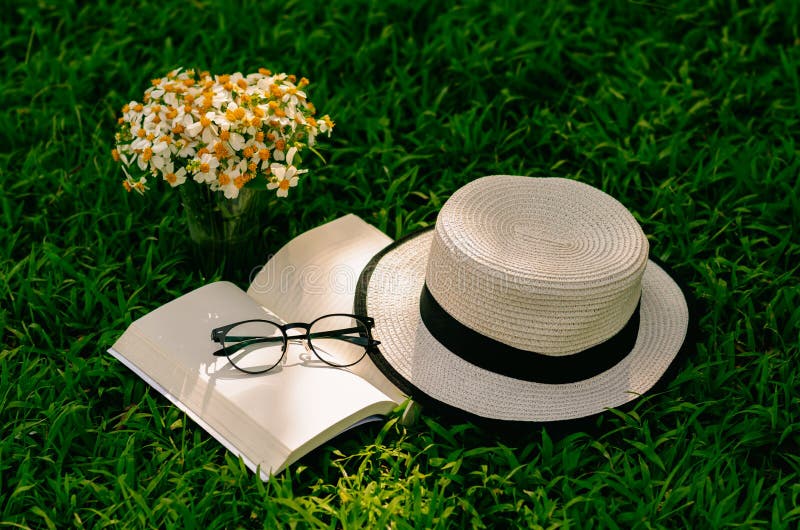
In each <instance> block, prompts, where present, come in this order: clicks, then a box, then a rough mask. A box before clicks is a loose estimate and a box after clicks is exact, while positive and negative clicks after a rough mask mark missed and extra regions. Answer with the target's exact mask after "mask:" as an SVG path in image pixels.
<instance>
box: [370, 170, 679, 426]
mask: <svg viewBox="0 0 800 530" xmlns="http://www.w3.org/2000/svg"><path fill="white" fill-rule="evenodd" d="M521 181H522V182H524V183H525V184H526V185H527V184H534V185H533V186H530V187H531V188H536V187H538V188H540V189H541V190H544V191H541V193H540V192H539V191H536V193H533V192H532V191H531V190H530V189H529V190H527V191H523V190H521V188H525V187H526V186H524V185H523V186H520V183H521ZM534 182H535V183H534ZM487 184H490V185H491V186H487ZM565 195H568V196H569V199H570V200H569V201H566V200H565V199H564V198H563V197H564V196H565ZM554 196H560V197H561V199H558V200H554V199H553V197H554ZM501 197H502V200H501ZM479 199H480V200H479ZM531 202H533V204H531ZM567 202H569V203H570V204H567ZM592 211H593V212H595V213H591V212H592ZM609 219H610V221H609ZM608 226H611V228H608ZM475 234H480V235H475ZM647 251H648V246H647V241H646V239H645V237H644V234H643V233H642V231H641V228H640V227H639V226H638V224H637V223H636V221H635V220H634V219H633V217H632V216H631V215H630V213H629V212H627V210H625V208H624V207H623V206H622V205H621V204H619V203H618V202H617V201H616V200H614V199H613V198H611V197H609V196H608V195H606V194H605V193H603V192H600V191H599V190H596V189H595V188H592V187H590V186H587V185H585V184H581V183H578V182H574V181H565V180H564V179H534V178H521V177H509V176H494V177H485V178H484V179H479V180H478V181H474V182H473V183H471V184H469V185H467V186H466V187H465V188H462V189H461V190H459V192H457V193H456V194H454V195H453V197H452V198H451V199H450V200H449V201H448V202H447V204H446V205H445V206H444V208H443V209H442V212H441V213H440V216H439V219H438V220H437V226H436V230H433V231H429V232H425V233H423V234H421V235H419V236H417V237H414V238H411V239H409V240H407V241H406V242H404V243H403V244H401V245H398V246H397V247H396V248H394V249H392V250H390V251H389V252H387V253H386V254H385V255H384V256H383V257H382V258H381V260H380V261H379V262H378V264H377V266H376V268H375V270H374V271H373V273H372V276H371V279H370V282H369V286H368V288H367V296H366V304H367V314H369V315H370V316H372V317H373V318H374V319H375V330H374V336H375V338H377V339H378V340H380V341H381V346H380V351H381V354H382V355H383V357H384V358H385V360H386V362H387V363H388V364H389V365H391V366H392V367H393V368H394V370H395V371H396V372H397V373H398V374H399V375H400V376H401V377H402V378H404V379H406V380H407V381H408V382H409V383H411V384H412V385H414V386H415V387H417V388H418V389H419V390H421V391H422V392H425V393H426V394H428V395H429V396H430V397H432V398H434V399H436V400H439V401H441V402H443V403H446V404H448V405H451V406H454V407H456V408H459V409H462V410H465V411H467V412H470V413H472V414H476V415H478V416H482V417H486V418H495V419H502V420H513V421H555V420H565V419H573V418H580V417H584V416H588V415H591V414H595V413H598V412H602V411H603V410H604V409H606V408H609V407H618V406H620V405H623V404H624V403H626V402H628V401H630V400H632V399H635V398H636V397H637V396H638V395H640V394H642V393H644V392H646V391H647V390H648V389H650V388H651V387H652V386H653V385H654V384H655V383H656V382H657V381H658V379H659V378H660V377H661V375H662V374H663V373H664V372H665V371H666V369H667V368H668V367H669V365H670V363H671V362H672V360H673V359H674V358H675V356H676V354H677V353H678V351H679V350H680V347H681V345H682V344H683V341H684V337H685V335H686V331H687V328H688V324H689V322H688V315H689V312H688V307H687V305H686V300H685V299H684V296H683V293H682V292H681V290H680V287H679V286H678V285H677V284H676V283H675V282H674V281H673V280H672V279H671V278H670V277H669V275H668V274H667V273H666V272H664V271H663V270H662V269H661V268H660V267H659V266H658V265H656V264H655V263H653V262H652V261H648V260H647ZM429 258H430V259H429ZM526 263H527V265H526ZM426 276H427V278H428V287H429V288H430V289H431V292H432V293H433V295H434V297H435V298H436V299H437V301H439V303H440V304H441V305H442V306H443V307H444V308H445V309H446V310H447V311H448V312H449V313H450V314H451V315H452V316H454V317H456V318H457V319H458V320H459V321H461V322H462V323H464V324H466V325H468V326H469V327H471V328H473V329H475V330H477V331H479V332H481V333H483V334H485V335H488V336H490V337H492V338H494V339H496V340H499V341H501V342H504V343H506V344H510V345H512V346H515V347H517V348H520V349H526V350H531V351H537V352H539V353H550V354H552V355H562V354H565V353H572V352H575V351H580V350H582V349H584V348H586V347H590V346H592V345H594V344H597V343H598V342H602V341H603V340H605V339H606V338H608V337H610V336H612V335H614V334H615V333H616V332H617V331H618V330H619V329H620V328H621V327H622V326H624V324H625V322H626V321H627V320H628V318H629V317H630V315H631V313H632V311H633V310H634V308H635V306H636V304H637V302H639V297H640V294H641V309H640V326H639V334H638V337H637V340H636V344H635V346H634V348H633V350H632V351H631V352H630V354H629V355H628V356H627V357H625V358H624V359H623V360H622V361H621V362H619V363H618V364H617V365H615V366H614V367H612V368H610V369H609V370H607V371H605V372H603V373H602V374H599V375H597V376H595V377H592V378H590V379H587V380H583V381H580V382H576V383H568V384H555V385H553V384H542V383H534V382H529V381H523V380H517V379H514V378H511V377H507V376H503V375H500V374H497V373H494V372H491V371H488V370H484V369H482V368H478V367H476V366H474V365H472V364H470V363H468V362H467V361H465V360H463V359H461V358H460V357H458V356H457V355H455V354H453V353H452V352H450V351H449V350H447V349H446V348H444V347H443V346H442V345H441V344H440V343H439V342H438V341H436V339H434V338H433V337H432V336H431V334H430V333H429V332H428V331H427V329H426V328H425V326H424V324H423V323H422V321H421V319H420V316H419V296H420V292H421V290H422V287H423V283H424V282H425V280H426ZM459 284H460V285H459ZM455 313H458V314H455ZM486 354H487V355H492V352H486Z"/></svg>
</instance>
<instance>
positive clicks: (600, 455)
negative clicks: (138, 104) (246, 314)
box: [0, 0, 800, 528]
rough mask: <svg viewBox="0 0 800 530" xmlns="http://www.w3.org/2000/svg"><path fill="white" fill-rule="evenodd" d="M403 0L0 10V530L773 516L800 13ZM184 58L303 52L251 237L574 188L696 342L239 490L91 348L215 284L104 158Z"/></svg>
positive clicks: (793, 253) (354, 444)
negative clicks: (608, 197)
mask: <svg viewBox="0 0 800 530" xmlns="http://www.w3.org/2000/svg"><path fill="white" fill-rule="evenodd" d="M407 4H411V3H407V2H391V3H389V2H374V3H364V2H353V1H347V0H343V1H339V0H336V1H331V2H280V3H270V2H245V3H244V5H242V6H240V7H232V6H231V5H229V4H228V2H225V1H215V0H195V1H191V2H182V1H179V0H162V1H159V2H123V1H113V0H106V1H98V2H94V3H91V2H79V1H69V0H65V1H57V0H40V1H32V0H31V1H21V2H4V5H3V8H2V9H0V20H1V21H2V23H0V45H1V46H2V49H1V50H0V65H2V71H3V76H2V80H0V84H1V85H2V102H3V104H2V106H1V107H0V226H1V227H2V228H0V249H2V251H1V253H0V329H1V330H2V337H3V340H2V351H1V352H0V428H1V429H2V431H0V521H2V522H0V526H8V527H19V528H27V527H50V528H67V527H87V528H99V527H104V526H120V527H158V528H163V527H171V526H177V527H208V528H236V527H243V528H260V527H270V528H271V527H275V526H281V527H294V526H298V527H305V526H310V527H331V528H339V527H344V528H362V527H369V528H387V527H389V528H426V527H437V528H440V527H454V528H461V527H491V528H496V527H517V526H522V527H535V528H554V527H564V528H597V527H608V528H631V527H633V528H649V527H672V528H722V527H734V526H737V527H739V526H741V527H744V528H754V527H762V528H767V527H774V528H779V527H790V528H796V527H797V525H798V524H800V508H799V507H798V506H800V417H799V416H800V415H799V414H798V411H800V397H798V396H800V370H798V361H800V352H799V351H798V342H800V338H799V337H798V335H799V334H800V309H798V307H800V289H798V278H800V236H798V233H800V199H798V195H800V184H799V183H798V171H799V170H800V157H799V156H798V154H800V150H799V149H798V145H797V142H798V141H800V140H799V139H800V76H798V71H800V29H799V28H800V4H799V3H797V2H796V1H794V0H787V1H782V2H775V3H762V2H755V1H753V2H746V1H744V0H704V1H694V0H686V1H683V2H674V3H668V2H662V1H660V0H656V1H654V2H639V1H627V2H626V1H602V2H594V3H592V4H588V5H587V4H586V3H584V2H579V1H577V0H575V1H572V2H555V1H554V2H542V3H539V2H528V1H519V2H514V1H504V2H497V3H494V2H485V1H480V0H473V1H469V2H467V3H465V5H456V4H455V3H453V2H425V1H419V2H413V4H414V5H407ZM181 65H183V66H197V67H199V68H205V69H208V70H211V71H212V72H216V73H225V72H228V73H232V72H236V71H241V72H245V73H246V72H252V71H255V70H256V69H258V68H259V67H262V66H263V67H267V68H270V69H272V70H274V71H286V72H289V73H296V74H298V75H304V76H306V77H308V78H309V79H310V80H311V86H310V87H309V89H308V91H309V94H310V98H311V100H312V101H313V102H314V103H315V105H316V106H317V108H318V109H319V110H320V111H321V112H323V113H329V114H330V115H331V116H332V117H333V119H334V121H336V123H337V125H336V129H335V131H334V134H333V136H332V138H331V139H330V140H323V141H322V142H321V143H320V147H321V152H322V154H323V155H324V156H325V158H326V159H327V164H322V163H320V162H314V163H313V164H312V166H313V167H312V173H311V174H310V176H309V177H307V178H306V179H305V180H303V181H301V183H300V186H299V187H298V188H296V189H293V190H292V191H293V193H292V194H290V197H289V198H288V200H285V201H282V202H277V201H275V202H274V204H273V205H272V208H271V210H270V215H269V217H268V218H267V219H265V223H269V225H270V227H271V228H272V230H271V232H270V234H271V237H272V241H271V245H272V246H273V247H274V249H277V248H279V247H280V245H282V244H283V243H285V242H286V241H287V240H289V239H290V238H291V237H293V236H295V235H297V234H299V233H300V232H302V231H304V230H307V229H309V228H312V227H314V226H316V225H318V224H321V223H322V222H324V221H328V220H331V219H334V218H336V217H338V216H340V215H343V214H345V213H349V212H353V213H356V214H358V215H360V216H362V217H363V218H364V219H365V220H367V221H368V222H370V223H372V224H374V225H376V226H377V227H379V228H380V229H382V230H384V231H385V232H386V233H388V234H389V235H390V236H392V237H398V236H401V235H403V234H405V233H408V232H409V231H412V230H414V229H416V228H419V227H422V226H426V225H429V224H431V223H433V222H434V220H435V216H436V212H437V211H438V209H439V208H440V207H441V205H442V203H443V202H444V201H445V200H446V198H447V197H448V196H449V195H450V194H451V193H453V192H454V191H455V190H456V189H457V188H458V187H459V186H461V185H463V184H464V183H466V182H469V181H470V180H473V179H475V178H477V177H480V176H483V175H490V174H520V175H532V176H561V177H568V178H574V179H579V180H581V181H584V182H587V183H590V184H592V185H594V186H598V187H600V188H602V189H604V190H605V191H607V192H609V193H611V194H612V195H614V196H615V197H617V198H618V199H619V200H620V201H621V202H622V203H624V204H625V205H626V206H627V207H628V208H629V209H630V210H632V211H633V212H634V214H635V215H636V217H637V219H638V220H639V221H640V222H641V224H642V226H643V228H644V230H645V232H646V233H647V234H648V237H649V238H650V243H651V252H652V253H653V254H654V255H656V256H658V257H660V258H662V259H664V260H666V261H667V262H669V263H670V264H672V265H673V266H674V268H675V269H676V270H677V271H678V272H679V273H680V274H682V275H683V277H684V278H685V279H686V280H687V282H688V284H689V285H690V287H691V288H692V290H693V291H694V293H695V295H696V296H697V298H698V299H699V300H700V301H701V302H702V305H703V311H702V313H701V314H700V318H699V343H698V347H697V351H696V353H695V354H694V355H693V356H692V357H690V358H689V359H688V361H687V362H686V364H685V365H684V367H683V370H682V371H681V372H680V373H679V375H678V376H677V378H676V379H675V380H674V381H673V383H672V384H671V385H669V387H668V388H667V389H666V390H665V391H664V392H662V393H659V394H656V395H653V396H652V397H648V398H646V399H642V400H640V401H639V402H638V404H637V405H636V406H635V407H634V408H633V409H632V410H629V411H627V412H624V413H623V412H619V411H609V412H608V413H605V414H603V415H602V416H600V417H599V418H598V419H597V422H596V423H597V426H599V429H590V432H580V431H579V432H573V433H569V434H566V435H563V434H560V435H557V433H556V432H555V431H553V430H552V429H551V430H542V429H540V428H535V427H531V428H530V430H529V432H528V433H526V434H524V435H522V436H504V435H498V434H496V433H494V432H490V431H488V430H486V429H483V428H481V427H479V426H476V425H472V424H469V423H454V422H453V421H451V420H447V419H445V418H439V417H436V416H434V415H431V414H428V415H425V416H424V417H423V421H421V422H419V423H418V424H417V425H415V426H412V427H408V428H405V427H401V426H400V425H399V424H398V422H397V419H398V417H397V416H396V415H395V416H392V417H391V418H390V419H389V421H388V423H386V424H384V425H380V426H376V427H373V428H365V429H362V430H359V431H357V432H354V433H351V434H349V435H347V436H345V437H342V438H339V439H336V440H334V441H333V442H331V443H329V444H326V445H325V446H323V447H322V448H320V449H318V450H316V451H314V452H313V453H311V454H310V455H308V456H307V457H305V458H304V459H302V460H301V461H300V462H299V463H298V464H295V465H294V466H292V467H291V468H290V469H289V471H288V472H286V473H284V474H281V475H280V476H278V477H275V478H273V479H272V480H270V481H269V482H266V483H262V482H261V481H260V480H259V479H258V478H257V477H256V476H255V475H254V474H252V473H250V472H249V471H247V470H246V469H245V468H244V466H243V465H242V464H241V463H240V462H239V461H237V460H236V459H234V458H232V457H231V455H230V454H229V453H227V451H226V450H225V449H224V448H223V447H222V446H221V445H220V444H219V443H217V442H216V441H215V440H214V439H213V438H211V437H210V436H208V435H207V434H206V433H205V432H204V431H203V430H202V429H200V428H199V427H197V426H196V425H195V424H194V423H193V422H192V421H191V420H188V419H187V418H186V417H185V416H184V415H183V414H182V413H181V412H180V411H179V410H178V409H176V408H175V407H173V406H171V405H170V404H169V403H168V401H167V400H166V399H164V398H163V397H161V396H160V395H159V394H158V393H157V392H156V391H154V390H152V389H150V388H149V387H148V385H147V384H146V383H144V382H143V381H141V380H140V379H139V378H138V377H137V376H135V375H134V374H133V373H132V372H130V371H129V370H128V369H127V368H125V367H124V366H123V365H121V364H120V363H118V362H117V361H115V360H114V359H113V358H112V357H111V356H110V355H108V354H107V353H106V352H105V350H106V348H108V347H109V346H110V344H111V343H112V342H113V341H114V340H115V339H116V338H117V337H118V336H119V335H120V334H121V333H122V331H123V330H124V329H125V328H126V327H127V326H128V325H129V324H130V323H131V322H132V320H134V319H136V318H138V317H140V316H142V315H144V314H145V313H147V312H149V311H150V310H152V309H154V308H156V307H158V306H160V305H162V304H164V303H166V302H167V301H169V300H171V299H173V298H175V297H177V296H179V295H180V294H182V293H185V292H187V291H189V290H191V289H193V288H195V287H198V286H200V285H203V284H205V283H207V282H208V281H210V280H211V279H217V278H218V276H219V275H217V276H216V277H215V278H211V279H209V278H203V277H202V276H201V275H200V273H199V272H198V268H197V267H196V265H195V264H194V263H193V262H192V260H191V253H190V248H189V247H188V245H187V233H186V227H185V224H184V220H183V216H182V211H181V207H180V201H179V194H177V193H176V192H175V191H174V190H168V189H164V187H163V186H160V187H156V188H154V189H153V190H151V192H149V193H148V194H147V195H145V196H138V195H136V194H127V193H125V191H124V190H123V188H122V186H121V181H122V172H121V171H120V169H119V168H118V167H117V166H116V165H115V164H114V162H113V161H112V159H111V156H110V151H111V148H112V147H113V138H114V129H115V124H116V119H117V117H118V116H119V112H120V108H121V107H122V105H123V104H124V103H126V102H127V101H129V100H131V99H134V98H140V97H141V93H142V91H143V90H144V89H145V88H146V87H147V86H148V85H149V80H150V79H152V78H154V77H160V76H162V75H164V74H165V73H166V72H168V71H169V70H171V69H173V68H175V67H177V66H181ZM238 280H239V283H240V284H243V285H244V284H246V283H247V278H239V279H238ZM264 406H280V404H264Z"/></svg>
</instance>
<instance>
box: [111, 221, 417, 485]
mask: <svg viewBox="0 0 800 530" xmlns="http://www.w3.org/2000/svg"><path fill="white" fill-rule="evenodd" d="M391 241H392V240H391V239H390V238H389V237H388V236H386V235H385V234H383V233H382V232H381V231H379V230H378V229H377V228H374V227H373V226H371V225H369V224H367V223H365V222H364V221H362V220H361V219H360V218H359V217H356V216H355V215H347V216H344V217H341V218H339V219H337V220H335V221H332V222H330V223H327V224H325V225H322V226H320V227H318V228H315V229H313V230H310V231H308V232H306V233H304V234H301V235H300V236H298V237H296V238H295V239H293V240H292V241H291V242H289V243H287V244H286V245H285V246H284V247H283V248H282V249H281V250H280V251H278V253H277V254H275V255H274V256H273V257H272V259H270V260H269V261H268V262H267V263H266V264H265V265H264V267H263V268H262V269H261V271H260V272H259V273H258V275H257V276H256V278H255V279H254V280H253V282H252V283H251V284H250V287H249V289H248V290H247V293H245V292H243V291H242V290H241V289H239V288H238V287H236V286H235V285H233V284H232V283H229V282H215V283H212V284H209V285H206V286H204V287H201V288H199V289H196V290H195V291H192V292H190V293H188V294H186V295H183V296H181V297H180V298H178V299H176V300H173V301H172V302H170V303H168V304H166V305H164V306H162V307H160V308H158V309H156V310H155V311H152V312H151V313H149V314H147V315H145V316H143V317H142V318H140V319H138V320H136V321H135V322H133V323H132V324H131V325H130V327H129V328H128V329H127V330H126V331H125V333H123V335H122V336H121V337H120V338H119V340H117V342H116V343H114V345H113V346H112V348H111V349H110V350H109V353H111V354H112V355H113V356H114V357H116V358H117V359H119V360H120V361H121V362H122V363H123V364H125V365H126V366H127V367H128V368H130V369H131V370H133V371H134V372H135V373H136V374H137V375H139V376H140V377H141V378H142V379H144V380H145V381H147V383H149V384H150V385H151V386H153V387H154V388H155V389H157V390H158V391H159V392H161V393H162V394H164V396H166V397H167V398H168V399H169V400H171V401H172V402H173V403H174V404H175V405H177V406H178V407H179V408H180V409H181V410H183V411H184V412H185V413H186V414H187V415H188V416H189V417H190V418H192V419H193V420H194V421H195V422H197V423H198V424H199V425H200V426H201V427H203V428H204V429H205V430H206V431H208V432H209V433H210V434H211V435H212V436H214V437H215V438H216V439H217V440H219V441H220V442H221V443H222V444H223V445H224V446H225V447H227V448H228V450H230V451H231V452H233V453H234V454H236V455H237V456H240V457H241V458H242V459H243V460H244V462H245V464H246V465H247V466H248V467H249V468H250V469H252V470H253V471H254V472H256V471H257V472H259V473H261V477H262V478H263V479H266V478H268V477H269V474H270V473H273V474H274V473H278V472H280V471H281V470H282V469H284V468H285V467H286V466H287V465H289V464H291V463H292V462H294V461H295V460H297V459H298V458H300V457H301V456H303V455H304V454H306V453H308V452H309V451H311V450H312V449H314V448H315V447H317V446H319V445H321V444H323V443H325V442H326V441H327V440H329V439H331V438H333V437H334V436H336V435H337V434H339V433H341V432H343V431H345V430H347V429H349V428H351V427H353V426H355V425H357V424H359V423H361V422H364V421H368V420H370V419H373V418H374V417H375V415H385V414H388V413H389V412H390V411H391V410H392V409H393V408H394V407H396V406H397V405H398V404H400V403H402V402H403V401H404V400H405V399H406V396H404V395H403V394H402V393H401V392H400V391H399V390H398V389H397V388H396V387H395V386H394V385H392V384H391V383H390V382H389V381H388V380H387V379H386V377H385V376H384V375H383V374H382V373H381V372H380V371H379V370H378V369H377V368H376V367H375V365H374V364H373V363H372V361H371V360H370V358H369V356H365V357H364V358H363V359H362V360H361V361H360V362H358V363H357V364H355V365H354V366H351V367H349V368H334V367H330V366H328V365H325V364H324V363H320V362H314V361H315V360H316V359H315V358H314V357H313V356H311V355H309V354H308V351H307V350H306V348H305V347H304V346H303V345H302V344H294V343H290V344H289V347H288V349H287V352H286V358H285V362H284V363H283V364H282V365H279V366H277V367H275V368H274V369H273V370H271V371H269V372H267V373H265V374H261V375H250V374H246V373H243V372H240V371H238V370H236V369H235V368H234V367H233V366H232V365H231V364H230V362H229V361H228V359H227V358H226V357H214V356H213V355H212V353H213V352H214V351H217V350H218V349H219V348H220V345H219V344H217V343H214V342H212V341H211V330H212V329H214V328H217V327H220V326H224V325H226V324H231V323H234V322H239V321H242V320H247V319H270V320H273V321H275V322H278V323H286V322H311V321H313V320H314V319H316V318H317V317H319V316H322V315H326V314H331V313H352V311H353V296H354V292H355V287H356V283H357V281H358V277H359V274H360V273H361V270H362V269H363V268H364V266H365V265H366V264H367V262H368V261H369V260H370V258H372V256H373V255H375V254H376V253H377V252H378V251H380V250H381V249H382V248H384V247H385V246H386V245H388V244H389V243H391Z"/></svg>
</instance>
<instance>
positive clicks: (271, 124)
mask: <svg viewBox="0 0 800 530" xmlns="http://www.w3.org/2000/svg"><path fill="white" fill-rule="evenodd" d="M295 79H296V78H295V77H294V76H289V75H287V74H285V73H279V74H275V75H273V74H272V72H270V71H269V70H266V69H259V70H258V73H252V74H248V75H242V74H241V73H239V72H236V73H234V74H231V75H218V76H212V75H210V74H208V73H206V72H197V71H194V70H182V69H180V68H179V69H176V70H173V71H171V72H169V73H168V74H167V75H166V76H165V77H162V78H159V79H154V80H153V81H152V83H151V84H152V86H150V87H149V88H148V89H147V90H146V91H145V93H144V99H143V101H144V103H139V102H137V101H135V100H133V101H130V102H129V103H128V104H126V105H125V106H124V107H123V109H122V118H121V119H120V128H119V130H118V132H117V133H116V136H115V138H116V145H115V147H114V149H113V150H112V156H113V157H114V159H115V161H117V162H119V163H120V164H121V165H122V169H123V172H124V173H125V176H126V178H125V181H124V184H125V187H126V189H128V191H134V190H135V191H138V192H143V191H144V190H146V189H147V186H146V184H145V183H146V179H145V178H144V177H141V175H142V174H144V175H150V176H157V175H160V176H161V177H162V178H164V179H165V180H167V181H168V182H169V183H170V185H171V186H173V187H174V186H178V185H181V184H183V183H184V182H185V180H186V179H187V178H188V176H189V175H191V176H192V179H193V180H194V181H196V182H197V183H199V184H201V185H207V186H209V187H210V189H211V190H213V191H221V192H222V193H224V194H225V196H226V197H229V198H233V197H236V196H238V194H239V189H241V188H242V187H243V186H244V185H246V184H247V182H249V181H251V180H253V179H261V180H262V181H264V180H265V181H267V187H268V188H269V189H274V190H277V194H278V196H281V197H285V196H287V194H288V189H289V188H291V187H293V186H296V185H297V183H298V179H299V177H300V175H301V174H303V173H305V172H306V171H307V170H305V169H300V168H298V167H297V166H296V165H295V163H298V164H299V163H300V161H301V160H300V157H299V156H298V155H299V153H300V152H299V149H301V148H302V147H303V146H311V145H313V144H314V142H315V136H317V134H318V133H319V132H323V133H328V134H330V130H331V128H332V127H333V122H332V121H330V118H329V117H328V116H324V117H323V118H321V119H320V120H319V121H318V120H316V119H314V118H313V115H314V114H315V112H316V110H315V109H314V106H313V105H312V104H311V102H309V101H308V100H307V94H306V92H305V91H304V90H303V89H304V87H306V86H307V85H308V80H307V79H305V78H301V79H300V81H299V82H296V81H295ZM175 168H178V169H177V170H176V169H175ZM137 170H138V171H137ZM131 175H134V176H131ZM140 177H141V178H140ZM137 178H138V180H137ZM191 185H194V184H191Z"/></svg>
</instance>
